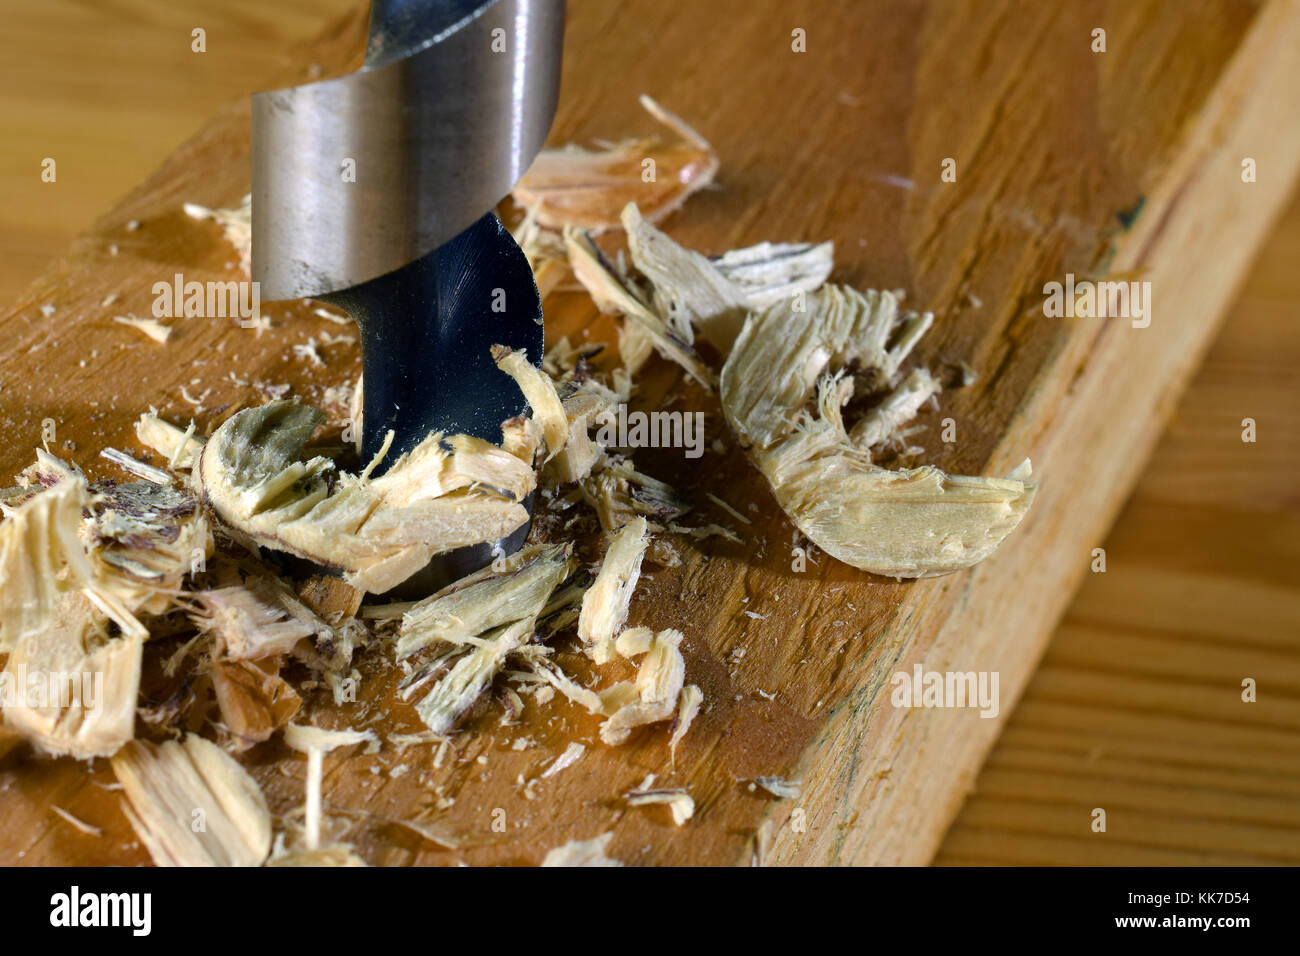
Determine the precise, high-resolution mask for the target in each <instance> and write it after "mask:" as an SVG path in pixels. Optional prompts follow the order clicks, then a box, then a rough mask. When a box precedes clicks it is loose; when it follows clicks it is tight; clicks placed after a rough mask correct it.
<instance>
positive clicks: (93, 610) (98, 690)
mask: <svg viewBox="0 0 1300 956" xmlns="http://www.w3.org/2000/svg"><path fill="white" fill-rule="evenodd" d="M107 624H108V621H107V618H106V617H105V615H103V614H102V613H101V612H100V611H99V609H98V608H97V607H96V606H95V605H94V604H93V603H92V602H91V601H90V599H89V598H88V597H87V596H86V595H84V594H82V593H77V592H70V593H69V594H67V595H65V596H64V598H63V600H62V601H61V602H60V603H59V605H58V606H57V608H56V609H55V612H54V614H53V616H52V618H51V620H50V623H49V625H48V626H47V627H45V628H43V629H41V630H39V631H34V632H31V633H28V634H27V635H26V636H24V637H23V638H22V639H20V640H19V641H18V643H17V646H15V647H14V648H13V650H12V652H11V653H10V655H9V660H8V662H7V663H6V665H5V669H4V674H3V675H2V676H0V680H3V681H4V683H5V684H7V685H8V693H7V694H6V695H5V696H6V704H5V708H4V718H5V723H6V725H7V726H8V727H9V728H10V729H11V730H13V731H14V732H15V733H18V734H20V735H21V736H22V737H23V738H25V739H26V740H29V741H30V742H31V743H33V744H35V745H36V746H37V747H38V748H39V749H40V750H41V751H43V752H44V753H47V754H51V755H55V756H64V755H66V756H72V757H78V758H82V759H86V758H90V757H107V756H111V755H112V754H114V753H116V752H117V750H118V749H119V748H120V747H122V746H123V745H124V744H126V743H127V742H128V741H130V740H131V739H132V737H134V735H135V705H136V699H137V698H138V697H139V692H140V670H141V661H142V655H143V651H144V641H143V638H142V636H141V635H139V634H134V635H130V636H125V637H110V636H109V632H108V626H107ZM36 676H41V677H43V679H44V681H43V684H42V685H41V689H42V692H41V693H39V694H38V695H36V696H35V697H34V696H33V693H34V692H33V688H32V686H31V685H30V683H29V677H33V678H34V677H36Z"/></svg>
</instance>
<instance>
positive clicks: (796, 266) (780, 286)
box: [622, 203, 834, 355]
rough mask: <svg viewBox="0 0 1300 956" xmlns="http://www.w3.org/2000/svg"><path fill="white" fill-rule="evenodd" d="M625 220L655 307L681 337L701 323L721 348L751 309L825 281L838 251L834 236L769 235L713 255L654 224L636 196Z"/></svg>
mask: <svg viewBox="0 0 1300 956" xmlns="http://www.w3.org/2000/svg"><path fill="white" fill-rule="evenodd" d="M622 222H623V228H624V229H625V230H627V242H628V254H629V256H630V257H631V259H632V264H633V265H634V266H636V268H637V270H638V271H639V272H640V274H641V275H642V276H643V277H644V279H645V281H646V282H647V283H648V285H649V288H650V293H649V301H650V302H651V304H652V307H653V309H654V311H655V312H656V314H657V315H659V316H660V317H661V318H662V321H663V322H664V323H665V324H666V325H667V326H668V327H669V328H670V329H671V330H672V333H673V335H674V336H675V337H677V338H678V339H680V340H682V341H684V342H686V343H688V344H689V343H691V342H693V341H694V331H698V332H699V333H700V334H701V335H702V336H703V337H704V338H705V340H707V341H708V342H709V343H710V344H711V345H713V347H714V348H716V349H717V350H718V351H719V352H720V353H721V354H723V355H726V354H727V353H728V352H729V351H730V350H731V344H732V342H734V341H735V338H736V336H737V335H738V334H739V333H740V329H741V326H742V325H743V324H744V321H745V316H746V315H747V314H748V313H750V312H752V311H757V310H760V309H762V308H765V307H767V306H768V305H771V304H773V303H775V302H780V301H792V300H793V299H794V298H795V296H796V294H798V293H801V292H802V293H807V292H811V291H813V290H815V289H817V288H819V287H820V286H821V285H822V284H823V283H824V282H825V281H826V278H827V276H829V275H830V271H831V266H832V261H833V257H834V247H833V245H832V244H831V243H829V242H825V243H821V244H820V245H817V246H812V245H809V244H806V243H794V244H792V243H770V242H763V243H759V244H758V245H756V246H749V247H747V248H744V249H736V250H733V251H731V252H729V253H726V254H725V255H723V256H722V257H720V258H719V259H714V260H710V259H707V258H705V257H704V256H702V255H700V254H699V253H698V252H694V251H693V250H690V249H686V248H684V247H683V246H680V245H678V244H677V243H676V242H674V241H673V240H672V239H670V238H669V237H668V236H667V235H665V234H664V233H663V232H661V231H660V230H659V229H657V228H655V227H654V226H653V225H652V224H651V223H650V222H649V221H648V219H647V218H646V217H644V216H642V214H641V211H640V210H639V209H638V208H637V206H636V205H635V204H632V203H629V204H628V206H627V208H626V209H624V210H623V214H622Z"/></svg>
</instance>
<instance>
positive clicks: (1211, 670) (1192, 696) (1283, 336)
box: [935, 194, 1300, 866]
mask: <svg viewBox="0 0 1300 956" xmlns="http://www.w3.org/2000/svg"><path fill="white" fill-rule="evenodd" d="M1298 254H1300V194H1297V195H1296V196H1295V197H1294V199H1293V201H1292V203H1291V206H1290V208H1289V209H1288V211H1287V213H1286V215H1285V216H1284V217H1283V220H1282V222H1281V223H1280V224H1279V226H1278V228H1277V229H1276V230H1274V232H1273V233H1272V235H1270V236H1269V238H1268V241H1267V242H1266V243H1265V244H1264V247H1263V249H1262V250H1261V252H1260V255H1259V257H1258V259H1257V260H1256V261H1255V264H1254V266H1253V267H1252V270H1251V274H1250V277H1249V278H1248V279H1247V281H1246V283H1245V285H1244V287H1243V288H1242V290H1241V293H1240V295H1238V296H1237V297H1236V299H1235V301H1234V304H1233V307H1232V311H1231V313H1230V314H1229V317H1228V319H1227V321H1226V322H1225V324H1224V328H1223V331H1222V333H1221V334H1220V335H1219V337H1218V339H1217V340H1216V341H1215V343H1214V345H1213V347H1212V348H1211V349H1210V352H1209V354H1208V355H1207V356H1206V359H1205V363H1204V364H1203V365H1202V366H1201V368H1200V370H1199V371H1198V372H1197V373H1196V377H1195V378H1194V379H1193V381H1192V383H1191V385H1189V386H1188V389H1187V392H1186V393H1185V394H1184V395H1183V398H1182V400H1181V401H1180V402H1179V403H1178V409H1177V412H1176V413H1175V415H1174V418H1173V420H1172V421H1171V422H1170V426H1169V429H1168V431H1166V433H1165V434H1164V436H1163V437H1162V438H1161V440H1160V444H1159V445H1158V446H1157V447H1156V450H1155V453H1154V454H1153V455H1152V457H1151V461H1150V463H1149V464H1148V465H1147V467H1146V469H1145V470H1144V471H1143V475H1142V479H1141V481H1139V482H1138V486H1137V488H1136V489H1135V490H1134V493H1133V497H1132V498H1131V499H1130V500H1129V502H1128V503H1127V504H1126V505H1125V507H1124V510H1123V511H1122V512H1121V514H1120V516H1119V518H1118V519H1117V520H1116V522H1115V527H1114V528H1113V529H1112V530H1111V532H1110V534H1109V535H1108V536H1107V538H1106V541H1105V543H1104V547H1105V549H1106V556H1107V568H1106V572H1105V573H1104V574H1101V573H1098V574H1088V575H1086V576H1085V578H1084V582H1083V585H1082V586H1081V587H1080V589H1079V593H1078V594H1076V595H1075V598H1074V600H1073V602H1072V603H1071V605H1070V609H1069V611H1068V612H1067V614H1066V617H1065V620H1064V621H1063V622H1062V624H1061V627H1060V628H1058V629H1057V632H1056V635H1055V636H1054V637H1053V638H1052V642H1051V646H1050V647H1049V648H1048V651H1047V654H1046V655H1045V656H1044V658H1043V663H1042V664H1041V665H1040V666H1039V668H1038V670H1037V671H1036V672H1035V674H1034V677H1033V679H1032V680H1031V681H1030V682H1029V686H1028V687H1027V688H1026V690H1025V695H1024V698H1023V699H1022V700H1021V701H1020V703H1019V704H1017V706H1016V710H1015V713H1013V714H1012V715H1011V718H1010V720H1009V721H1008V722H1007V726H1006V728H1005V729H1004V730H1003V731H1002V732H1001V734H1000V735H999V737H998V742H997V744H996V746H995V747H994V748H993V750H992V752H991V753H990V755H989V759H988V761H987V762H986V763H985V765H984V768H983V769H982V770H981V771H980V776H979V779H978V780H977V781H976V786H975V792H974V793H972V794H971V796H970V798H969V799H968V800H967V801H966V804H965V806H963V807H962V810H961V813H960V814H959V815H958V816H957V819H956V820H955V821H954V822H953V826H952V828H951V829H950V830H949V831H948V833H947V835H946V836H945V837H944V842H943V846H942V847H941V848H940V850H939V853H938V855H937V856H936V857H935V862H936V863H940V864H952V865H985V866H987V865H999V864H1001V865H1006V864H1013V865H1015V864H1019V865H1028V864H1043V863H1054V864H1070V865H1082V866H1097V865H1111V866H1114V865H1134V866H1159V865H1165V864H1177V865H1198V866H1217V865H1241V864H1258V865H1266V866H1276V865H1279V864H1289V865H1295V864H1296V863H1300V760H1297V758H1296V745H1295V740H1296V734H1297V733H1300V706H1297V693H1298V692H1300V497H1298V496H1297V495H1296V481H1295V475H1296V472H1297V469H1300V371H1298V370H1300V322H1297V321H1296V319H1297V318H1298V317H1300V274H1297V272H1296V269H1295V263H1296V257H1297V255H1298ZM1245 418H1253V419H1255V422H1256V426H1257V433H1256V436H1255V437H1256V440H1255V441H1254V442H1245V441H1242V420H1243V419H1245ZM1247 677H1250V678H1253V679H1254V680H1255V682H1256V685H1257V693H1256V699H1255V701H1254V702H1253V703H1247V702H1244V701H1243V700H1242V686H1241V682H1242V681H1243V680H1244V679H1245V678H1247ZM1096 807H1101V808H1103V809H1105V810H1106V813H1107V828H1106V832H1105V833H1104V834H1099V833H1094V832H1093V831H1092V829H1091V826H1090V824H1091V822H1092V811H1093V809H1094V808H1096Z"/></svg>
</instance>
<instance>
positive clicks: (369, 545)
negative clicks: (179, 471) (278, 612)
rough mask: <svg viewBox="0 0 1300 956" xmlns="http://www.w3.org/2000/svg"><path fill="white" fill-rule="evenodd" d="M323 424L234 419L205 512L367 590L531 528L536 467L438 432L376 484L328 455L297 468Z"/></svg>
mask: <svg viewBox="0 0 1300 956" xmlns="http://www.w3.org/2000/svg"><path fill="white" fill-rule="evenodd" d="M321 421H322V416H321V413H320V412H319V411H317V410H316V409H314V408H311V407H310V406H303V405H295V404H293V403H290V402H272V403H271V404H269V405H264V406H261V407H260V408H253V409H247V410H245V411H242V412H239V413H237V414H236V415H233V416H232V417H231V418H229V419H228V420H227V421H226V422H225V423H224V424H223V425H222V426H221V427H220V428H219V429H217V431H216V433H214V434H213V436H212V438H210V439H209V440H208V442H207V443H206V444H205V445H204V446H203V451H202V452H201V454H200V456H199V465H198V469H197V475H198V486H199V488H200V491H201V494H202V496H203V499H204V501H205V503H207V504H208V506H209V507H211V508H212V509H213V511H214V512H216V514H217V515H218V516H219V517H220V518H221V519H222V520H223V521H224V522H225V523H226V524H227V525H228V526H230V527H231V528H232V529H234V530H235V531H237V532H239V533H240V534H242V535H243V536H245V537H246V538H248V539H250V540H251V541H253V542H256V543H257V544H261V545H265V546H267V547H271V548H274V549H276V550H280V551H287V552H289V553H291V554H295V555H297V556H299V557H302V558H306V559H308V560H310V561H314V562H316V563H317V564H321V565H324V566H327V567H332V568H337V569H339V570H341V571H342V572H343V576H344V580H345V581H346V582H347V583H348V584H351V585H352V586H354V587H357V588H360V589H361V590H364V591H370V592H372V593H377V592H382V591H387V590H390V589H391V588H393V587H394V586H396V585H397V584H400V583H401V582H402V581H404V580H406V578H408V577H409V576H410V575H411V574H413V573H414V572H416V571H418V570H420V569H421V568H423V567H425V566H426V565H427V564H428V562H429V559H430V558H431V557H432V556H433V555H435V554H438V553H441V552H443V551H449V550H452V549H454V548H458V547H462V546H464V545H470V544H478V543H480V542H484V541H496V540H498V539H500V538H502V537H504V536H505V535H507V534H509V533H510V532H511V531H513V530H514V529H515V528H517V527H519V525H521V524H523V523H524V521H526V520H527V517H528V513H527V511H525V509H524V507H523V505H522V504H520V501H521V500H522V499H523V497H524V496H525V495H527V494H528V492H530V491H531V490H532V489H533V487H534V485H535V483H536V478H535V476H534V474H533V471H532V468H531V467H529V466H528V465H527V464H525V463H524V462H521V461H520V460H519V459H518V458H516V457H515V456H513V455H511V454H510V453H509V452H507V451H505V450H503V449H501V448H498V447H497V446H495V445H490V444H488V443H487V442H484V441H480V440H479V439H475V438H471V437H470V436H467V435H453V436H450V437H445V436H443V435H442V434H441V433H434V434H432V435H430V436H428V437H427V438H426V439H424V441H422V442H421V443H420V444H419V445H417V446H416V447H415V448H414V449H412V450H411V451H410V452H408V453H407V454H405V455H403V456H402V457H401V458H399V459H398V460H397V461H396V462H395V463H394V464H393V466H392V467H391V468H390V469H389V470H388V471H387V472H386V473H385V474H384V475H383V476H382V477H379V478H373V479H372V478H370V477H369V469H367V471H366V472H363V473H362V474H361V475H350V474H339V473H337V472H336V471H335V469H334V465H333V463H332V462H330V461H328V460H327V459H325V458H320V457H316V458H312V459H309V460H307V461H302V460H301V458H300V456H301V452H302V449H303V447H304V445H305V444H306V443H307V440H308V438H309V437H310V436H311V433H312V432H313V431H314V430H315V428H316V426H317V425H318V424H320V422H321ZM445 446H450V447H449V448H448V447H445ZM373 467H374V463H372V465H371V468H373Z"/></svg>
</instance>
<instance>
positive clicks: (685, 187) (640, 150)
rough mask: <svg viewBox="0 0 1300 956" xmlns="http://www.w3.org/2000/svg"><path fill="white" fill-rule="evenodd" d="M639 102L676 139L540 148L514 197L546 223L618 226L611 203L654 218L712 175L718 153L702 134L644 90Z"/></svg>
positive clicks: (595, 227) (597, 228)
mask: <svg viewBox="0 0 1300 956" xmlns="http://www.w3.org/2000/svg"><path fill="white" fill-rule="evenodd" d="M641 106H642V107H643V108H644V109H645V110H646V112H648V113H649V114H650V115H651V116H653V117H654V118H655V119H656V120H658V121H659V122H660V123H662V124H664V126H666V127H668V129H670V130H671V131H672V132H674V133H676V134H677V135H678V136H679V137H680V138H681V141H680V142H678V143H674V144H671V145H668V146H663V145H660V143H659V142H658V141H657V140H655V139H641V140H628V141H625V142H622V143H617V144H615V145H612V146H609V147H607V148H605V149H600V150H588V149H583V148H582V147H579V146H566V147H563V148H559V149H554V148H552V149H543V150H542V151H541V152H540V153H538V155H537V158H536V159H534V160H533V164H532V165H531V166H530V167H529V168H528V170H527V172H525V173H524V175H523V178H522V179H520V180H519V182H518V183H516V184H515V188H514V190H513V192H512V195H513V197H514V200H515V202H517V203H518V204H519V205H520V206H522V207H524V209H526V210H528V211H529V214H530V215H531V216H532V217H533V218H534V219H535V220H536V222H537V223H538V224H539V225H541V226H545V227H547V228H551V229H560V228H562V227H564V226H577V227H578V228H581V229H589V230H593V231H600V230H602V229H612V228H616V227H617V226H618V214H619V211H620V210H621V209H622V208H623V207H624V206H625V205H626V204H627V203H628V202H631V201H636V202H639V203H640V204H641V205H642V207H643V208H645V210H646V215H647V216H649V217H650V218H651V219H652V220H654V221H658V220H659V219H662V218H663V217H664V216H667V215H668V214H669V213H670V212H672V211H673V210H674V209H677V208H678V207H680V206H681V205H682V203H684V202H685V201H686V200H687V198H688V197H689V196H690V195H691V194H692V193H694V192H696V191H698V190H700V189H703V188H704V187H705V186H707V185H708V184H709V183H711V182H712V181H713V177H714V175H715V174H716V173H717V171H718V157H717V155H716V154H715V153H714V152H713V148H712V147H711V146H710V145H709V143H708V141H706V140H705V139H704V137H702V136H700V134H699V133H697V132H696V131H695V130H693V129H692V128H691V127H690V126H688V125H687V124H686V123H685V122H684V121H683V120H682V119H681V118H680V117H678V116H676V115H674V114H672V113H670V112H668V111H667V110H665V109H664V108H663V107H661V106H660V105H659V104H658V103H656V102H655V101H654V100H652V99H651V98H650V97H648V96H644V95H643V96H642V97H641Z"/></svg>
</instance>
